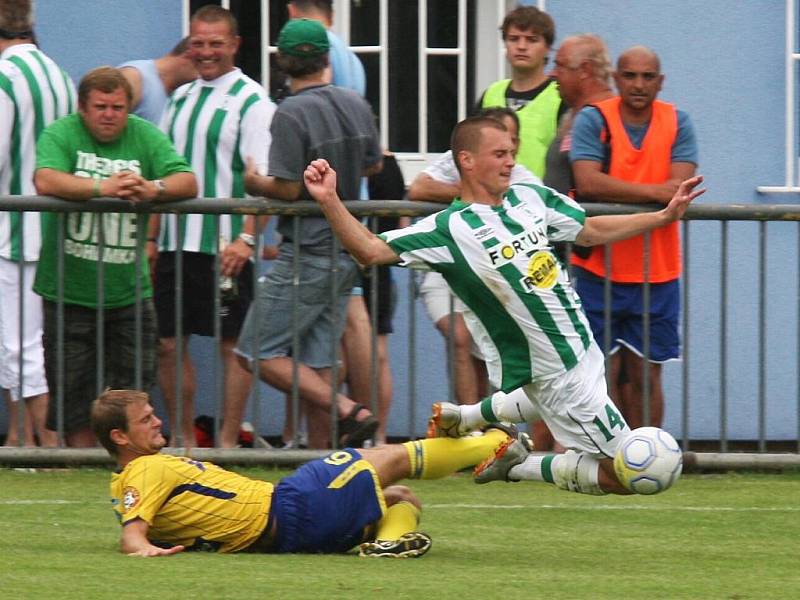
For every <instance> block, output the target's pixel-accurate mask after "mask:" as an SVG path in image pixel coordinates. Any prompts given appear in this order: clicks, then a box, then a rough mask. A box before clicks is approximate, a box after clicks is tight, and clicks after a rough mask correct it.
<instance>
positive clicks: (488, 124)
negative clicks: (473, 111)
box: [450, 115, 508, 175]
mask: <svg viewBox="0 0 800 600" xmlns="http://www.w3.org/2000/svg"><path fill="white" fill-rule="evenodd" d="M487 128H488V129H497V130H499V131H508V130H507V129H506V126H505V125H503V124H502V123H501V122H500V121H498V120H497V119H494V118H491V117H485V116H482V115H478V116H475V117H469V118H467V119H464V120H463V121H461V122H460V123H458V124H457V125H456V126H455V128H454V129H453V135H452V136H450V150H451V151H452V153H453V162H454V163H455V165H456V169H457V170H458V174H459V175H460V174H461V163H460V162H459V159H458V155H459V154H460V153H461V152H477V151H478V148H479V147H480V145H481V141H482V140H483V130H484V129H487Z"/></svg>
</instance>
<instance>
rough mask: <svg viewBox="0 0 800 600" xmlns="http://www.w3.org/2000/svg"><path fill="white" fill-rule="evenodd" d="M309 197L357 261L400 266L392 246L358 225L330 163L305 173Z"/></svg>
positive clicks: (313, 164) (314, 164)
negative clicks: (343, 201)
mask: <svg viewBox="0 0 800 600" xmlns="http://www.w3.org/2000/svg"><path fill="white" fill-rule="evenodd" d="M303 182H304V183H305V186H306V189H307V190H308V193H309V194H311V197H312V198H314V200H316V201H317V204H319V206H320V208H321V209H322V212H323V213H324V214H325V218H326V219H328V223H330V226H331V229H333V232H334V233H335V234H336V236H337V237H338V238H339V240H340V241H341V243H342V246H344V248H345V250H347V251H348V252H349V253H350V254H351V255H352V257H353V258H355V259H356V260H357V261H358V262H359V263H361V264H362V265H384V264H393V263H396V262H399V260H400V257H399V256H397V254H395V252H394V250H392V249H391V247H389V244H387V243H386V242H384V241H383V240H382V239H381V238H379V237H378V236H377V235H375V234H374V233H372V232H371V231H370V230H369V229H367V228H366V227H364V225H363V224H362V223H361V222H359V221H358V219H356V218H355V217H354V216H353V215H351V214H350V211H348V210H347V208H346V207H345V205H344V204H343V203H342V200H341V198H339V195H338V194H337V193H336V171H334V170H333V168H331V166H330V165H329V164H328V161H327V160H325V159H323V158H320V159H317V160H314V161H312V162H311V163H310V164H309V165H308V167H306V170H305V173H303Z"/></svg>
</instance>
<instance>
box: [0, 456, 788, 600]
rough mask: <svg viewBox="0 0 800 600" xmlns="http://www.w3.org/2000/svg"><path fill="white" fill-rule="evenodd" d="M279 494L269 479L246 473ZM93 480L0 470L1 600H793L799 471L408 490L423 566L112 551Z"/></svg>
mask: <svg viewBox="0 0 800 600" xmlns="http://www.w3.org/2000/svg"><path fill="white" fill-rule="evenodd" d="M245 472H246V473H247V474H249V475H251V476H253V477H263V478H265V479H269V480H276V479H277V478H278V477H279V476H280V475H282V473H280V472H278V471H270V470H246V471H245ZM108 477H109V474H108V472H107V471H103V470H88V469H84V470H66V471H36V472H27V471H15V470H0V531H2V538H0V539H2V542H0V548H2V550H3V552H2V559H1V562H0V565H1V566H0V596H2V597H3V598H14V599H22V598H37V599H38V598H59V599H70V598H80V599H91V598H113V599H115V600H120V599H124V598H156V597H162V598H169V599H178V598H192V599H194V600H205V599H206V598H280V599H287V600H293V599H301V598H313V599H315V600H318V599H326V600H327V599H338V598H342V599H345V598H346V599H348V600H353V599H358V598H378V597H382V598H389V599H395V598H413V599H415V600H423V599H428V598H434V599H435V600H449V599H451V598H457V599H459V600H467V599H468V598H469V599H471V598H479V599H486V598H504V599H514V598H530V599H538V598H553V599H560V598H565V599H581V598H591V599H594V598H623V599H625V600H633V599H637V598H668V599H672V598H698V599H713V598H721V599H736V600H744V599H753V600H761V599H764V598H797V597H800V568H798V565H800V558H799V557H800V502H798V500H800V473H787V474H783V475H768V474H744V475H742V474H738V475H737V474H726V475H688V476H687V475H685V476H684V477H683V478H682V479H681V481H680V482H679V483H678V484H677V486H676V487H675V488H674V489H672V490H670V491H669V492H667V493H666V494H663V495H659V496H653V497H628V498H620V497H611V496H605V497H590V496H579V495H576V494H569V493H566V492H562V491H559V490H556V489H554V488H553V487H552V486H548V485H545V484H534V483H518V484H490V485H487V486H477V485H474V484H473V483H472V482H471V480H470V479H469V477H466V476H463V475H457V476H453V477H450V478H448V479H445V480H441V481H421V482H412V483H411V485H412V487H413V488H414V490H415V491H416V492H417V494H418V496H419V497H420V498H421V500H422V502H423V504H424V506H425V512H424V517H423V523H422V527H421V528H422V529H423V530H424V531H426V532H428V533H429V534H430V535H431V536H432V537H433V540H434V545H433V548H432V549H431V551H430V552H429V553H428V554H427V555H426V556H425V557H424V558H422V559H420V560H405V561H398V560H363V559H359V558H357V557H355V556H348V555H337V556H321V555H318V556H301V555H269V556H266V555H248V554H239V555H214V554H190V553H186V554H181V555H177V556H173V557H167V558H159V559H137V558H131V557H127V556H124V555H121V554H120V553H119V552H117V538H118V534H119V526H118V525H117V524H116V520H115V518H114V516H113V515H112V512H111V507H110V503H109V502H108V501H107V495H108V492H107V486H108Z"/></svg>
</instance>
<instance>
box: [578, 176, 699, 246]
mask: <svg viewBox="0 0 800 600" xmlns="http://www.w3.org/2000/svg"><path fill="white" fill-rule="evenodd" d="M702 182H703V176H702V175H697V176H695V177H691V178H689V179H686V180H685V181H683V182H681V184H680V185H679V186H678V189H677V190H676V191H675V194H673V196H672V199H671V200H670V201H669V203H668V204H667V206H665V207H664V208H663V209H661V210H659V211H656V212H645V213H639V214H635V215H602V216H598V217H587V219H586V222H585V223H584V226H583V229H582V230H581V232H580V233H579V234H578V237H577V238H575V243H576V244H579V245H581V246H596V245H598V244H607V243H609V242H616V241H619V240H624V239H627V238H629V237H633V236H635V235H639V234H641V233H644V232H645V231H650V230H651V229H655V228H657V227H662V226H664V225H668V224H669V223H672V222H673V221H677V220H678V219H680V218H681V217H683V215H684V214H685V213H686V209H687V208H688V207H689V204H691V202H692V201H693V200H694V199H695V198H697V197H698V196H700V195H701V194H703V193H705V191H706V190H705V188H700V189H696V188H697V186H698V185H700V184H701V183H702Z"/></svg>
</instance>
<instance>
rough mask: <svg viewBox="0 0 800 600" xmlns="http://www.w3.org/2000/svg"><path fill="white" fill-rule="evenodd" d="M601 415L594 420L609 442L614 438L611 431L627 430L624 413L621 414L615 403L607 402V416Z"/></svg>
mask: <svg viewBox="0 0 800 600" xmlns="http://www.w3.org/2000/svg"><path fill="white" fill-rule="evenodd" d="M600 417H601V416H600V415H597V416H596V417H595V418H594V419H593V421H594V424H595V425H597V428H598V429H599V430H600V432H601V433H602V434H603V435H604V436H605V438H606V441H607V442H610V441H611V440H613V439H614V434H613V433H611V432H612V431H613V430H614V429H619V430H620V431H625V429H627V427H628V426H627V424H626V423H625V419H623V418H622V415H621V414H619V412H618V411H617V408H616V407H615V406H614V405H613V404H606V407H605V417H606V418H605V419H602V418H600Z"/></svg>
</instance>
